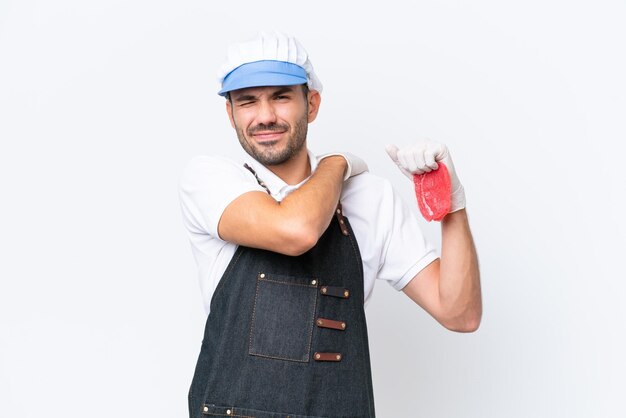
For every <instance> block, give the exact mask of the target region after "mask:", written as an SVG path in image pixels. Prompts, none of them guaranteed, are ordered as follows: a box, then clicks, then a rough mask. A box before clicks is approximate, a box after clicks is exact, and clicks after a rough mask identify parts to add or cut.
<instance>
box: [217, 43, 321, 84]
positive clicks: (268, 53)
mask: <svg viewBox="0 0 626 418" xmlns="http://www.w3.org/2000/svg"><path fill="white" fill-rule="evenodd" d="M218 81H219V83H220V87H221V89H220V91H219V92H218V93H217V94H219V95H220V96H225V95H226V93H228V92H229V91H232V90H237V89H243V88H246V87H261V86H293V85H297V84H305V83H306V84H307V85H308V86H309V88H310V89H312V90H317V91H319V92H320V93H321V92H322V83H321V82H320V81H319V79H318V78H317V76H316V75H315V71H314V70H313V65H312V64H311V61H309V55H308V54H307V52H306V50H305V49H304V47H303V46H302V45H301V44H300V42H298V40H297V39H296V38H294V37H293V36H289V35H286V34H284V33H280V32H274V33H264V32H262V33H260V34H259V36H257V38H255V39H253V40H251V41H247V42H242V43H238V44H234V45H231V46H230V47H229V48H228V53H227V57H226V62H225V63H224V65H222V67H221V68H220V71H219V72H218Z"/></svg>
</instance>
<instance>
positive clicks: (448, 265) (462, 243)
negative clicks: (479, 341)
mask: <svg viewBox="0 0 626 418" xmlns="http://www.w3.org/2000/svg"><path fill="white" fill-rule="evenodd" d="M441 234H442V244H441V274H440V281H439V296H440V302H441V306H442V308H443V309H444V311H446V312H448V313H449V315H448V317H449V318H450V319H449V320H450V321H451V323H452V324H454V325H453V327H454V328H457V329H458V330H460V331H473V330H475V329H477V328H478V326H479V324H480V320H481V316H482V297H481V290H480V273H479V268H478V257H477V255H476V248H475V247H474V242H473V239H472V234H471V231H470V227H469V222H468V219H467V213H466V211H465V209H462V210H459V211H457V212H453V213H449V214H448V215H446V217H445V218H444V219H443V220H442V222H441Z"/></svg>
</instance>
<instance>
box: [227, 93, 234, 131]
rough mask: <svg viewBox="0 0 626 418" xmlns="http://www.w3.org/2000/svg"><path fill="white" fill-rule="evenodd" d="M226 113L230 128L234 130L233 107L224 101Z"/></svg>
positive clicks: (228, 101)
mask: <svg viewBox="0 0 626 418" xmlns="http://www.w3.org/2000/svg"><path fill="white" fill-rule="evenodd" d="M226 113H228V119H229V120H230V126H232V127H233V129H236V128H235V119H234V118H233V105H232V104H231V103H230V100H226Z"/></svg>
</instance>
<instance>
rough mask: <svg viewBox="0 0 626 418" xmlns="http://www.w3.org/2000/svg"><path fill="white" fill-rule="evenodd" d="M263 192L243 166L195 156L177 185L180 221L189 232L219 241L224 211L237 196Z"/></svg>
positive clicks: (224, 159)
mask: <svg viewBox="0 0 626 418" xmlns="http://www.w3.org/2000/svg"><path fill="white" fill-rule="evenodd" d="M250 191H261V192H264V189H263V188H262V187H261V186H260V185H259V184H258V183H257V181H256V179H255V178H254V176H253V175H252V174H251V173H250V172H248V171H247V170H246V169H245V168H244V167H243V165H241V166H240V165H239V164H237V163H235V162H234V161H231V160H229V159H227V158H222V157H209V156H198V157H194V158H193V159H191V160H190V161H189V163H188V164H187V166H186V167H185V169H184V170H183V173H182V176H181V178H180V183H179V196H180V204H181V209H182V212H183V222H184V224H185V227H186V228H187V229H188V230H189V232H191V233H197V234H209V235H211V236H213V237H215V238H218V239H219V235H218V233H217V226H218V223H219V221H220V218H221V217H222V214H223V213H224V209H226V207H227V206H228V205H229V204H230V203H231V202H232V201H233V200H235V199H236V198H237V197H239V196H241V195H242V194H244V193H247V192H250Z"/></svg>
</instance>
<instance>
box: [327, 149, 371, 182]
mask: <svg viewBox="0 0 626 418" xmlns="http://www.w3.org/2000/svg"><path fill="white" fill-rule="evenodd" d="M335 155H337V156H340V157H343V158H344V159H345V160H346V162H347V163H348V168H347V169H346V174H345V175H344V176H343V180H344V181H346V180H348V179H349V178H350V177H354V176H358V175H359V174H361V173H364V172H366V171H369V168H368V167H367V164H365V161H363V160H362V159H360V158H359V157H357V156H356V155H352V154H350V153H349V152H335V153H331V154H323V155H318V156H317V162H318V164H319V162H320V161H322V160H323V159H324V158H326V157H332V156H335Z"/></svg>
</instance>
